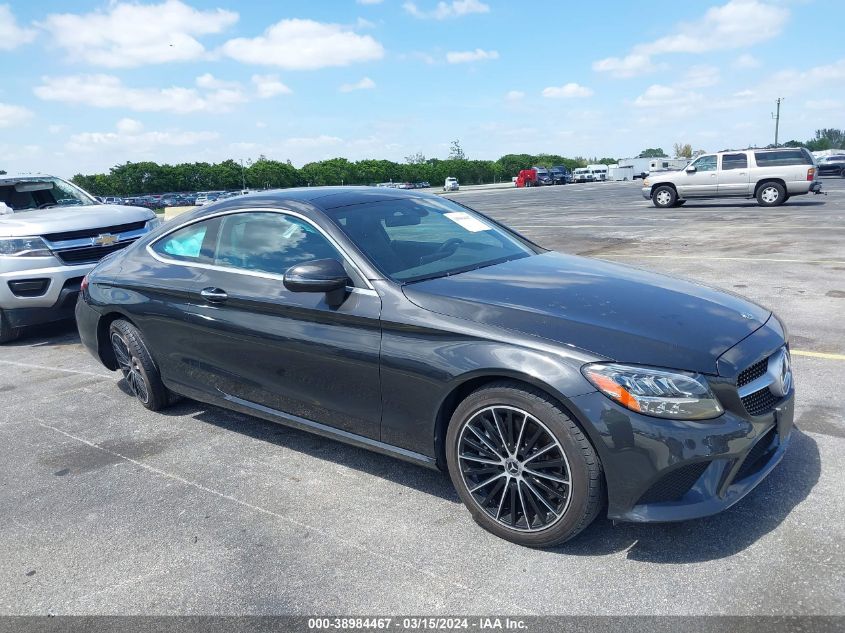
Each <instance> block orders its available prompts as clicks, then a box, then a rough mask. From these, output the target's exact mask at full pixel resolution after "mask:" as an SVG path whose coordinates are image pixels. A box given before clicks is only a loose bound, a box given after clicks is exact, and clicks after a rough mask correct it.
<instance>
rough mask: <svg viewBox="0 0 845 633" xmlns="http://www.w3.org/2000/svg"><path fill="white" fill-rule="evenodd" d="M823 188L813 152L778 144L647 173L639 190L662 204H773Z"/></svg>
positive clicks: (719, 154)
mask: <svg viewBox="0 0 845 633" xmlns="http://www.w3.org/2000/svg"><path fill="white" fill-rule="evenodd" d="M821 189H822V183H821V181H820V180H819V178H818V168H817V166H816V161H815V159H814V158H813V155H812V154H811V153H810V152H809V151H808V150H806V149H804V148H803V147H795V148H789V147H779V148H774V149H747V150H742V151H730V152H719V153H718V154H704V155H703V156H699V157H698V158H696V159H695V160H693V161H692V162H691V163H690V164H689V165H687V166H686V167H685V168H684V169H682V170H680V171H662V172H655V173H650V174H649V175H648V178H646V179H645V180H643V189H642V192H643V197H644V198H645V199H646V200H651V201H652V202H653V203H654V206H656V207H662V208H666V207H676V206H680V205H682V204H684V203H685V202H686V201H687V200H689V199H691V198H756V199H757V202H758V204H760V206H764V207H774V206H777V205H781V204H783V203H784V202H786V201H787V200H789V198H790V197H791V196H800V195H805V194H808V193H810V192H812V193H820V192H821Z"/></svg>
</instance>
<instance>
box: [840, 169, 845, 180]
mask: <svg viewBox="0 0 845 633" xmlns="http://www.w3.org/2000/svg"><path fill="white" fill-rule="evenodd" d="M839 177H840V178H845V168H843V169H841V170H840V171H839Z"/></svg>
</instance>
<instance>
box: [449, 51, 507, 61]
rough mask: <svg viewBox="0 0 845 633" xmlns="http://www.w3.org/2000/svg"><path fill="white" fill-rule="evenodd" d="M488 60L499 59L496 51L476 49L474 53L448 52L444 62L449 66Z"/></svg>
mask: <svg viewBox="0 0 845 633" xmlns="http://www.w3.org/2000/svg"><path fill="white" fill-rule="evenodd" d="M488 59H499V53H498V51H485V50H483V49H481V48H476V49H475V50H474V51H450V52H448V53H446V61H447V62H449V63H450V64H468V63H472V62H482V61H486V60H488Z"/></svg>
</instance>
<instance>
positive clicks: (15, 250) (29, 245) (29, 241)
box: [0, 237, 52, 257]
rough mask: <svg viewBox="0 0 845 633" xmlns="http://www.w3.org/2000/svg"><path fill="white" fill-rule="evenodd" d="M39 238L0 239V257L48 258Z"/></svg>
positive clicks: (47, 249)
mask: <svg viewBox="0 0 845 633" xmlns="http://www.w3.org/2000/svg"><path fill="white" fill-rule="evenodd" d="M50 255H52V253H51V252H50V249H49V248H47V244H45V243H44V240H42V239H41V238H40V237H0V257H50Z"/></svg>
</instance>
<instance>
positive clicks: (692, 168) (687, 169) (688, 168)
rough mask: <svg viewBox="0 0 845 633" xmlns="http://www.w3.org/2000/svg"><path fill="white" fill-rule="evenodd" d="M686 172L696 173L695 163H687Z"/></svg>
mask: <svg viewBox="0 0 845 633" xmlns="http://www.w3.org/2000/svg"><path fill="white" fill-rule="evenodd" d="M686 172H687V173H688V174H694V173H695V165H687V167H686Z"/></svg>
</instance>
